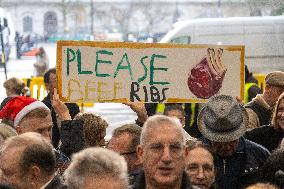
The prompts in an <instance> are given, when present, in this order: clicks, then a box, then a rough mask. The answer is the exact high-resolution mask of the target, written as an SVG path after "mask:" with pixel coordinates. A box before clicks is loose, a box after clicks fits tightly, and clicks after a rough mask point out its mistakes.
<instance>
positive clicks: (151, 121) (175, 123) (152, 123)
mask: <svg viewBox="0 0 284 189" xmlns="http://www.w3.org/2000/svg"><path fill="white" fill-rule="evenodd" d="M165 123H167V124H169V125H170V126H172V127H176V128H177V129H178V130H179V131H180V132H181V134H182V141H183V143H184V144H185V131H184V129H183V128H182V125H181V123H180V121H179V120H178V119H177V118H175V117H168V116H165V115H154V116H151V117H149V118H148V119H147V120H146V122H145V123H144V125H143V127H142V132H141V136H140V145H142V146H143V145H145V139H146V136H147V134H148V133H149V132H148V130H149V129H152V128H155V127H159V126H161V125H162V124H165Z"/></svg>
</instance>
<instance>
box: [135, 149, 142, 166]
mask: <svg viewBox="0 0 284 189" xmlns="http://www.w3.org/2000/svg"><path fill="white" fill-rule="evenodd" d="M136 156H137V160H138V161H139V162H141V163H142V156H143V148H142V146H141V145H140V144H139V145H138V146H137V147H136Z"/></svg>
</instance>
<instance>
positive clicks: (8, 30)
mask: <svg viewBox="0 0 284 189" xmlns="http://www.w3.org/2000/svg"><path fill="white" fill-rule="evenodd" d="M0 23H1V29H2V36H3V46H4V52H5V59H6V62H7V61H8V60H9V55H10V52H11V45H12V43H13V42H14V36H15V30H14V25H13V22H12V19H11V16H10V14H9V13H8V12H7V11H6V10H5V9H3V8H0ZM0 57H1V58H0V64H1V65H2V44H1V41H0ZM1 65H0V66H1Z"/></svg>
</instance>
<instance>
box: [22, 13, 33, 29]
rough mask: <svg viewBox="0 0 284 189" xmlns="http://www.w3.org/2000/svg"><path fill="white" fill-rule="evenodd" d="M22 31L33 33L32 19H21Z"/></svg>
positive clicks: (27, 17) (28, 17) (26, 17)
mask: <svg viewBox="0 0 284 189" xmlns="http://www.w3.org/2000/svg"><path fill="white" fill-rule="evenodd" d="M23 31H24V32H32V31H33V19H32V17H30V16H25V17H24V18H23Z"/></svg>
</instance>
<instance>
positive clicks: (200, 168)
mask: <svg viewBox="0 0 284 189" xmlns="http://www.w3.org/2000/svg"><path fill="white" fill-rule="evenodd" d="M196 177H197V178H198V179H203V178H205V174H204V170H203V168H202V167H199V168H198V172H197V175H196Z"/></svg>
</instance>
